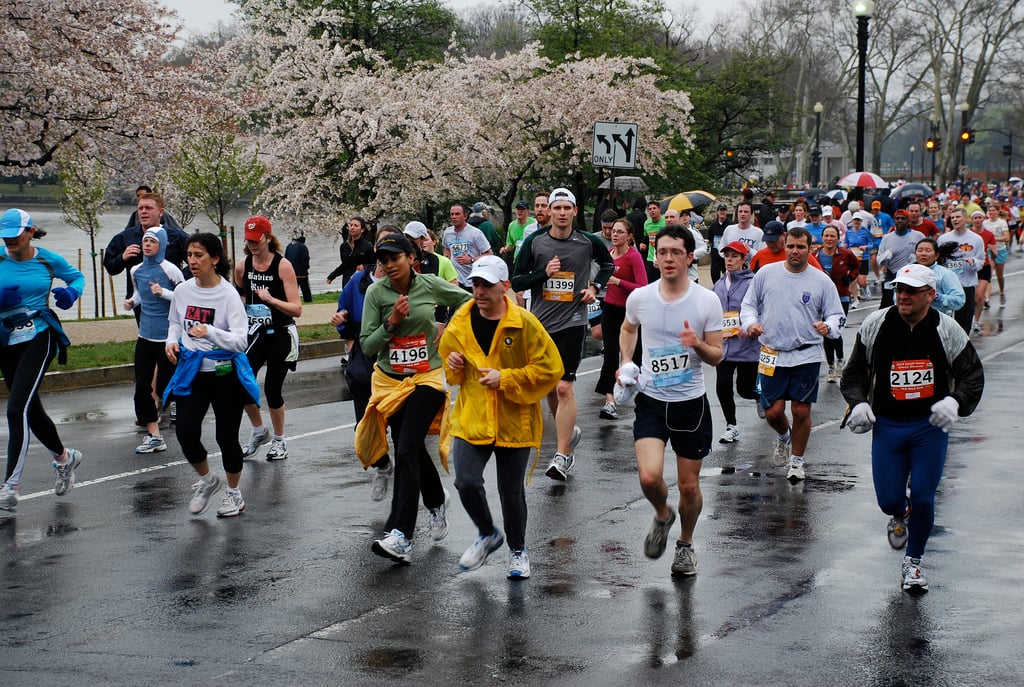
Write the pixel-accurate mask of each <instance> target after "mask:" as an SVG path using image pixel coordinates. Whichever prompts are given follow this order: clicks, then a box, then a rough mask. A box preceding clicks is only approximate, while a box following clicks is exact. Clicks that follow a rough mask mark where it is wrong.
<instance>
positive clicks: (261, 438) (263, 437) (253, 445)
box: [242, 427, 270, 458]
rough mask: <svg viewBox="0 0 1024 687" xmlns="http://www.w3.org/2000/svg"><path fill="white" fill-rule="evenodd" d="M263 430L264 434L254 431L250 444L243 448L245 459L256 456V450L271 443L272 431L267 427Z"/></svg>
mask: <svg viewBox="0 0 1024 687" xmlns="http://www.w3.org/2000/svg"><path fill="white" fill-rule="evenodd" d="M262 429H263V431H262V432H260V431H259V430H256V429H254V430H252V436H251V437H249V441H248V443H246V444H245V445H243V446H242V457H243V458H248V457H249V456H251V455H253V454H255V453H256V449H258V448H259V447H260V446H262V445H263V444H265V443H267V442H268V441H270V430H268V429H267V428H266V427H263V428H262Z"/></svg>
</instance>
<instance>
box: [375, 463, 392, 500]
mask: <svg viewBox="0 0 1024 687" xmlns="http://www.w3.org/2000/svg"><path fill="white" fill-rule="evenodd" d="M394 472H395V464H394V462H392V461H388V466H387V467H386V468H374V469H373V480H372V481H371V482H370V498H371V499H373V500H374V501H383V500H384V497H386V496H387V495H388V483H389V482H390V481H391V475H393V474H394Z"/></svg>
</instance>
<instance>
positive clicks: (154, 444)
mask: <svg viewBox="0 0 1024 687" xmlns="http://www.w3.org/2000/svg"><path fill="white" fill-rule="evenodd" d="M166 450H167V442H165V441H164V438H163V437H155V436H153V435H152V434H147V435H146V438H145V439H143V440H142V443H141V444H139V445H138V446H136V447H135V452H136V453H140V454H141V453H156V452H158V451H166Z"/></svg>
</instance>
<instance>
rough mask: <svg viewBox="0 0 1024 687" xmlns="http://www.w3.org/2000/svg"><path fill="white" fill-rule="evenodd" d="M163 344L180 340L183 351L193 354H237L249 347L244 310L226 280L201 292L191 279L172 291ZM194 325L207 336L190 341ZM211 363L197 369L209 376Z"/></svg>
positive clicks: (205, 361)
mask: <svg viewBox="0 0 1024 687" xmlns="http://www.w3.org/2000/svg"><path fill="white" fill-rule="evenodd" d="M167 321H168V327H167V343H168V344H169V343H172V342H175V341H178V339H181V345H182V347H183V348H187V349H189V350H193V351H211V350H213V349H215V348H220V349H223V350H226V351H232V352H236V353H237V352H241V351H244V350H245V348H246V346H248V344H249V320H248V318H247V317H246V315H245V306H244V305H242V299H241V298H239V297H238V292H237V291H236V290H235V287H233V286H232V285H231V283H230V282H228V280H227V279H224V278H221V280H220V283H219V284H217V286H214V287H212V288H203V287H201V286H199V284H198V283H196V280H195V279H189V280H188V281H186V282H183V283H181V284H179V285H178V287H177V288H176V289H174V300H172V301H171V310H170V312H169V313H168V314H167ZM195 324H205V325H206V327H207V334H206V336H205V337H203V338H199V339H196V338H192V337H191V336H189V334H188V330H189V329H191V328H192V326H193V325H195ZM213 368H214V361H212V360H210V359H204V360H203V365H202V367H201V368H200V369H202V371H203V372H209V371H211V370H213Z"/></svg>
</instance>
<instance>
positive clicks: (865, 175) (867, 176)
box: [836, 172, 889, 188]
mask: <svg viewBox="0 0 1024 687" xmlns="http://www.w3.org/2000/svg"><path fill="white" fill-rule="evenodd" d="M888 185H889V184H888V183H886V181H885V179H883V178H882V177H880V176H878V175H877V174H874V173H872V172H854V173H853V174H847V175H846V176H845V177H843V178H842V179H840V180H839V181H837V182H836V186H859V187H860V188H886V187H887V186H888Z"/></svg>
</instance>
